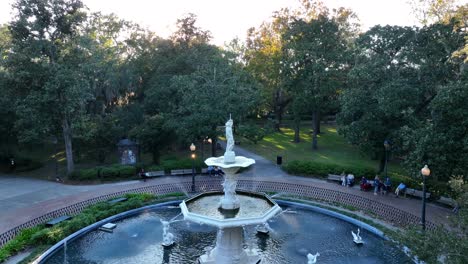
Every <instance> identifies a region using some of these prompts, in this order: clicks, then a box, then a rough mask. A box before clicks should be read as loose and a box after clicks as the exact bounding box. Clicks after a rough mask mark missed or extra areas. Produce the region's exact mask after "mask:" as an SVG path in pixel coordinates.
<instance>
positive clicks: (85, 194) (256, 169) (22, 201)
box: [0, 146, 450, 234]
mask: <svg viewBox="0 0 468 264" xmlns="http://www.w3.org/2000/svg"><path fill="white" fill-rule="evenodd" d="M235 151H236V155H242V156H246V157H250V158H254V159H255V160H256V164H255V165H254V166H253V168H251V169H249V170H247V171H245V172H243V173H242V175H241V178H246V179H251V180H258V181H275V182H289V183H297V184H301V185H308V186H316V187H320V188H325V189H331V190H339V191H341V192H346V193H352V194H354V195H359V196H362V197H366V198H368V199H371V200H378V201H380V202H382V203H385V204H389V205H392V206H394V207H397V208H400V209H402V210H404V211H407V212H410V213H412V214H414V215H419V214H420V212H421V209H422V204H421V200H417V199H409V198H395V196H394V195H393V194H389V195H387V196H381V195H378V196H375V195H373V193H372V192H361V191H359V190H358V189H355V188H347V187H343V186H341V185H338V184H336V183H330V182H326V181H323V180H320V179H314V178H306V177H298V176H292V175H288V174H287V173H285V172H284V171H282V170H281V169H280V168H279V167H278V166H277V165H275V164H273V163H272V162H270V161H269V160H267V159H265V158H263V157H260V156H258V155H256V154H253V153H251V152H248V151H246V150H244V149H242V148H239V147H237V146H236V148H235ZM197 177H207V176H197ZM189 179H190V177H187V178H184V177H182V178H181V177H161V178H156V179H151V180H148V181H146V182H142V181H129V182H120V183H112V184H101V185H86V186H72V185H64V184H61V183H56V182H50V181H42V180H36V179H29V178H17V177H14V176H9V175H1V174H0V211H1V212H2V213H1V214H0V234H1V233H4V232H6V231H8V230H10V229H11V228H14V227H16V226H18V225H20V224H22V223H25V222H27V221H28V220H31V219H34V218H36V217H38V216H40V215H42V214H43V213H44V212H48V211H51V210H54V209H58V208H62V207H65V206H66V205H69V204H74V203H77V202H81V201H85V200H88V199H91V198H94V197H97V196H101V195H105V194H108V193H115V192H118V191H122V190H129V189H134V188H139V187H144V186H152V185H158V184H166V183H170V184H180V183H181V182H182V181H187V180H189ZM426 214H427V216H426V218H427V220H428V221H432V222H434V223H446V221H447V217H448V216H449V215H450V210H449V209H446V208H443V207H439V206H437V205H434V204H430V203H429V204H428V205H427V208H426Z"/></svg>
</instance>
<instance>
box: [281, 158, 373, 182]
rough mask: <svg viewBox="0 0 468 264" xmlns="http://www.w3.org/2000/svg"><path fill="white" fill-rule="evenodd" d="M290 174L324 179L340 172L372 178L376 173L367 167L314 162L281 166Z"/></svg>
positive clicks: (298, 161) (292, 162)
mask: <svg viewBox="0 0 468 264" xmlns="http://www.w3.org/2000/svg"><path fill="white" fill-rule="evenodd" d="M283 168H284V170H286V171H287V172H288V173H290V174H299V175H308V176H318V177H326V176H328V174H341V173H342V172H346V173H351V174H354V175H355V176H356V177H362V176H365V177H368V178H371V177H374V176H375V173H376V171H375V170H374V169H373V168H369V167H359V166H355V167H351V166H342V165H334V164H326V163H319V162H314V161H302V160H294V161H291V162H289V163H288V164H286V165H285V166H283Z"/></svg>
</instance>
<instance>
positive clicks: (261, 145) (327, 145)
mask: <svg viewBox="0 0 468 264" xmlns="http://www.w3.org/2000/svg"><path fill="white" fill-rule="evenodd" d="M321 131H322V133H321V134H320V135H318V149H317V150H312V133H311V129H310V128H308V127H304V126H303V127H301V130H300V136H301V142H300V143H294V142H293V139H294V130H293V129H291V128H288V127H282V128H281V133H279V132H275V133H273V134H269V135H267V136H265V138H264V139H263V140H262V141H260V142H258V143H257V144H253V143H252V142H249V141H248V140H242V145H241V146H242V147H243V148H245V149H248V150H250V151H252V152H254V153H257V154H259V155H260V156H263V157H265V158H267V159H269V160H271V161H274V162H276V156H282V157H283V162H284V163H287V162H290V161H293V160H308V161H316V162H319V163H325V164H334V165H342V166H355V165H357V164H359V165H361V166H364V167H370V168H378V167H379V161H378V160H372V159H370V158H369V157H368V156H367V155H365V154H363V153H361V152H360V151H359V149H358V148H357V147H355V146H353V145H350V144H349V143H347V142H346V140H345V139H344V138H343V137H342V136H341V135H339V134H338V132H337V129H336V127H335V126H332V125H322V126H321ZM388 170H389V171H398V172H401V171H402V168H401V167H400V165H399V164H396V163H394V162H391V163H389V169H388Z"/></svg>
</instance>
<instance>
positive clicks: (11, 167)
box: [10, 157, 16, 171]
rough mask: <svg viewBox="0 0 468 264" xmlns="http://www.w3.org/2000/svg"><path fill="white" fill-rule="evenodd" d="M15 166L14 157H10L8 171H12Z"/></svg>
mask: <svg viewBox="0 0 468 264" xmlns="http://www.w3.org/2000/svg"><path fill="white" fill-rule="evenodd" d="M15 168H16V162H15V159H14V158H13V157H12V158H10V171H14V170H15Z"/></svg>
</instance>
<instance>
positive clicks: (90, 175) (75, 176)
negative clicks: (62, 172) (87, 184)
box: [68, 168, 100, 181]
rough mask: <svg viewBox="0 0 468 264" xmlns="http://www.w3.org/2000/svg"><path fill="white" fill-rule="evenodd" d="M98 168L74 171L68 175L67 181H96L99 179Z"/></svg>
mask: <svg viewBox="0 0 468 264" xmlns="http://www.w3.org/2000/svg"><path fill="white" fill-rule="evenodd" d="M99 169H100V168H91V169H83V170H76V171H74V172H72V173H70V174H69V175H68V179H70V180H74V181H92V180H97V179H98V177H99Z"/></svg>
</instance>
